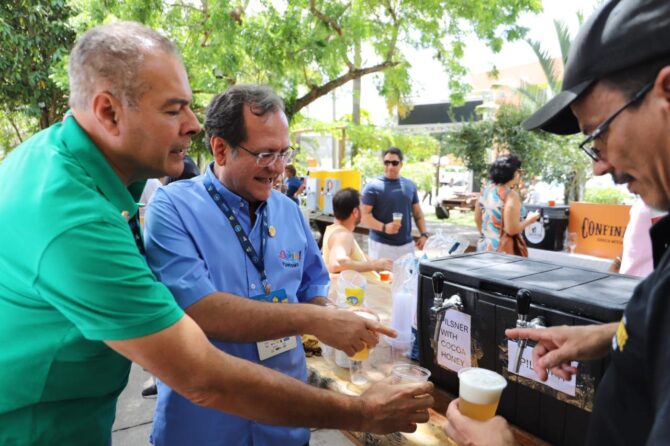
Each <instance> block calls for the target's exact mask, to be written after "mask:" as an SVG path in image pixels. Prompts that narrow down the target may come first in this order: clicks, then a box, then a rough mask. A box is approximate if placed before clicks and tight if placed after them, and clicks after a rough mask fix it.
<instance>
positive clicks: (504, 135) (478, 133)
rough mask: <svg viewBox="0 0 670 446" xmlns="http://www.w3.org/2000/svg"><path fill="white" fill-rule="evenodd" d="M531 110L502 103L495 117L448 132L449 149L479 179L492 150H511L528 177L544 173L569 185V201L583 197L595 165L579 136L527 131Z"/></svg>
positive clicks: (465, 124)
mask: <svg viewBox="0 0 670 446" xmlns="http://www.w3.org/2000/svg"><path fill="white" fill-rule="evenodd" d="M528 114H529V112H528V111H527V110H522V109H519V108H517V107H514V106H512V105H504V106H502V107H500V109H499V110H498V112H497V114H496V119H495V121H491V122H490V121H478V122H468V123H464V124H463V125H462V126H461V127H459V128H458V129H457V130H455V131H453V132H450V133H448V134H447V135H446V136H445V138H444V140H443V141H444V144H445V145H446V147H447V151H448V153H452V154H454V155H456V156H457V157H459V158H461V159H462V160H463V161H464V163H465V165H466V167H467V168H468V169H471V170H472V171H473V172H474V173H475V182H477V181H478V180H479V179H481V178H485V177H486V176H487V171H488V160H489V157H490V153H491V151H492V150H493V149H495V150H496V151H497V152H498V153H501V152H511V153H514V154H515V155H517V156H519V158H521V160H522V161H523V168H524V170H525V171H526V178H527V179H530V178H532V177H534V176H541V177H542V178H543V179H544V180H545V181H547V182H549V183H552V182H553V183H558V184H563V185H564V186H565V191H566V196H565V199H566V202H567V201H569V200H577V199H579V198H580V197H581V193H582V189H583V184H584V182H585V181H586V179H587V177H588V172H589V170H590V168H591V163H590V161H589V158H588V157H586V156H585V155H584V154H583V153H581V151H580V150H579V149H578V148H577V139H578V138H577V137H574V136H573V137H566V136H557V135H552V134H549V133H545V132H527V131H525V130H523V129H522V128H521V123H522V122H523V121H524V120H525V119H526V118H527V117H528Z"/></svg>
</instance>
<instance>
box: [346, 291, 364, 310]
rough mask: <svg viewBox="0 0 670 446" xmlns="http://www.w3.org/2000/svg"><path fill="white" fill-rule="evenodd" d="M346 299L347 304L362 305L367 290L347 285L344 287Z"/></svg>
mask: <svg viewBox="0 0 670 446" xmlns="http://www.w3.org/2000/svg"><path fill="white" fill-rule="evenodd" d="M344 300H345V302H346V303H347V305H350V306H352V307H360V306H361V305H363V301H364V300H365V290H364V289H363V288H361V287H347V288H345V289H344Z"/></svg>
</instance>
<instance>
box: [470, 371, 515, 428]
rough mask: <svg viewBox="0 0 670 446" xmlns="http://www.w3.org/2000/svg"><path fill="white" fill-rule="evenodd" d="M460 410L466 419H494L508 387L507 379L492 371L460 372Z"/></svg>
mask: <svg viewBox="0 0 670 446" xmlns="http://www.w3.org/2000/svg"><path fill="white" fill-rule="evenodd" d="M458 380H459V389H458V393H459V401H458V409H459V410H460V411H461V413H462V414H463V415H465V416H466V417H470V418H473V419H475V420H479V421H486V420H488V419H490V418H493V417H494V416H495V414H496V410H497V409H498V402H500V395H502V391H503V389H504V388H505V387H506V386H507V381H506V380H505V378H504V377H503V376H502V375H500V374H498V373H496V372H493V371H491V370H487V369H482V368H478V367H465V368H463V369H461V370H459V372H458Z"/></svg>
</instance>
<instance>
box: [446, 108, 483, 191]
mask: <svg viewBox="0 0 670 446" xmlns="http://www.w3.org/2000/svg"><path fill="white" fill-rule="evenodd" d="M442 144H443V146H444V147H445V152H446V153H451V154H453V155H455V156H456V157H458V158H460V159H462V160H463V163H464V164H465V167H467V168H468V169H470V170H472V172H473V173H474V182H475V184H479V182H480V181H481V179H482V178H486V176H487V175H486V172H487V170H488V158H489V153H490V151H491V148H492V145H493V123H492V122H491V121H477V122H475V121H469V122H464V123H463V124H462V125H461V126H459V127H458V128H457V129H456V130H454V131H451V132H449V133H446V134H445V135H444V136H443V138H442Z"/></svg>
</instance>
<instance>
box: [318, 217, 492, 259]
mask: <svg viewBox="0 0 670 446" xmlns="http://www.w3.org/2000/svg"><path fill="white" fill-rule="evenodd" d="M306 218H307V219H308V221H309V222H310V223H312V224H314V225H315V226H316V227H317V229H318V230H319V233H320V234H321V237H320V238H319V240H317V243H318V245H319V248H321V240H323V234H324V233H325V232H326V227H327V226H329V225H332V224H333V223H334V222H335V218H334V217H332V216H331V215H326V214H320V213H311V214H306ZM427 225H428V232H429V233H431V234H433V233H435V232H436V231H437V230H440V231H442V232H443V233H444V234H454V235H459V236H462V237H464V238H465V239H467V240H468V243H469V244H470V249H468V252H471V251H474V250H475V248H476V246H477V240H478V239H479V232H478V231H477V228H475V227H471V226H464V225H455V224H443V223H433V222H427ZM354 232H355V233H358V234H369V233H370V229H369V228H368V227H367V226H362V225H360V224H359V225H357V226H356V228H355V229H354ZM420 235H421V234H419V231H418V229H417V228H416V227H413V228H412V238H413V239H414V240H417V239H418V238H419V237H420Z"/></svg>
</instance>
